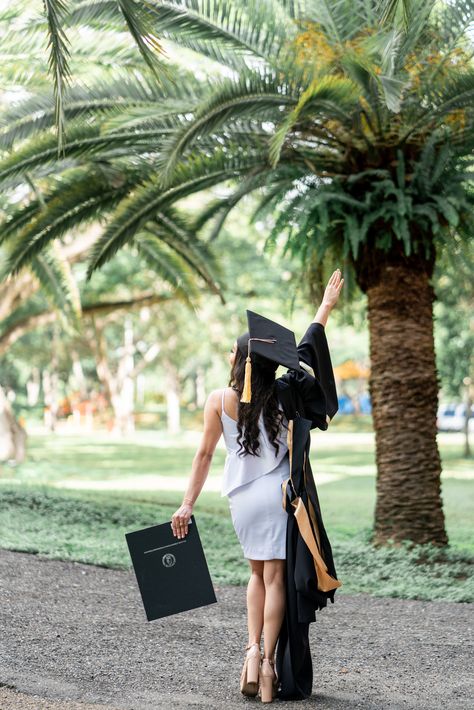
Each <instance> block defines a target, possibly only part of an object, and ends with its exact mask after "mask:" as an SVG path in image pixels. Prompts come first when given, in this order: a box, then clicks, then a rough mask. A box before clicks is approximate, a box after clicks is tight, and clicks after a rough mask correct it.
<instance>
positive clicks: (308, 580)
mask: <svg viewBox="0 0 474 710" xmlns="http://www.w3.org/2000/svg"><path fill="white" fill-rule="evenodd" d="M298 353H299V357H300V362H301V363H302V366H304V367H305V370H304V371H299V370H289V371H288V372H287V373H286V374H285V375H283V376H282V377H280V378H278V379H277V380H276V383H277V391H278V398H279V400H280V402H281V404H282V407H283V410H284V412H285V415H286V417H287V419H288V421H289V423H290V438H289V444H290V471H291V475H290V478H289V479H288V481H287V482H284V483H283V484H282V505H283V506H284V507H285V509H286V511H287V513H288V522H287V532H286V606H285V617H284V619H283V623H282V626H281V630H280V634H279V637H278V643H277V650H276V659H275V665H276V671H277V674H278V678H279V687H278V692H277V697H278V698H280V699H282V700H290V699H291V700H298V699H303V698H307V697H309V696H310V695H311V692H312V685H313V668H312V660H311V649H310V646H309V637H308V635H309V624H310V623H311V622H312V621H316V610H321V609H322V608H323V607H325V606H326V605H327V601H328V599H330V600H331V602H332V603H334V593H335V590H336V588H337V587H339V586H341V585H342V582H341V581H340V580H339V581H338V580H337V577H336V570H335V567H334V561H333V556H332V550H331V545H330V542H329V539H328V537H327V534H326V531H325V528H324V524H323V520H322V516H321V509H320V505H319V499H318V494H317V491H316V485H315V482H314V478H313V473H312V471H311V465H310V462H309V450H310V445H311V438H310V430H311V429H314V428H316V427H318V428H319V429H322V430H326V429H327V428H328V424H329V422H330V421H331V419H332V418H333V417H334V415H335V414H336V412H337V410H338V401H337V392H336V386H335V381H334V373H333V370H332V364H331V358H330V354H329V348H328V344H327V340H326V333H325V329H324V326H323V325H322V324H320V323H311V325H310V326H309V328H308V329H307V331H306V333H305V334H304V336H303V338H302V339H301V342H300V343H299V345H298ZM308 366H309V367H308ZM313 373H314V375H313ZM291 432H292V437H291Z"/></svg>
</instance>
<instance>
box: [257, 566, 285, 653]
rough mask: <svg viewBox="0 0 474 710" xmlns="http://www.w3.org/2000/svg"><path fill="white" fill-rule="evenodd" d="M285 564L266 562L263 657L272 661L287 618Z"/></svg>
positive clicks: (264, 574) (264, 573) (264, 576)
mask: <svg viewBox="0 0 474 710" xmlns="http://www.w3.org/2000/svg"><path fill="white" fill-rule="evenodd" d="M285 564H286V560H264V568H263V583H264V585H265V607H264V611H263V651H264V653H263V655H264V657H265V658H270V659H272V660H273V658H274V654H275V647H276V643H277V640H278V636H279V634H280V629H281V625H282V622H283V618H284V616H285Z"/></svg>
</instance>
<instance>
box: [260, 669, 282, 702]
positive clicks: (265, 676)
mask: <svg viewBox="0 0 474 710" xmlns="http://www.w3.org/2000/svg"><path fill="white" fill-rule="evenodd" d="M259 685H260V697H261V700H262V703H271V702H272V701H273V700H274V698H275V697H276V693H277V687H278V678H277V674H276V672H275V661H273V660H271V659H270V658H263V659H262V664H261V666H260V670H259Z"/></svg>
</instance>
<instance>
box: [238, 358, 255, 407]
mask: <svg viewBox="0 0 474 710" xmlns="http://www.w3.org/2000/svg"><path fill="white" fill-rule="evenodd" d="M251 399H252V363H251V362H250V355H247V358H246V360H245V375H244V389H243V391H242V397H241V398H240V401H241V402H246V403H247V404H248V403H249V402H250V400H251Z"/></svg>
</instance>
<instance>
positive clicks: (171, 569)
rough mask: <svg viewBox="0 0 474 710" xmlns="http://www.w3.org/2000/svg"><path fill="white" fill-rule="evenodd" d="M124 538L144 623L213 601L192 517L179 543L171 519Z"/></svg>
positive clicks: (210, 581)
mask: <svg viewBox="0 0 474 710" xmlns="http://www.w3.org/2000/svg"><path fill="white" fill-rule="evenodd" d="M125 538H126V540H127V545H128V550H129V552H130V557H131V558H132V563H133V569H134V571H135V575H136V578H137V582H138V587H139V589H140V594H141V596H142V600H143V606H144V607H145V613H146V617H147V619H148V621H153V619H160V618H161V617H163V616H170V615H171V614H177V613H178V612H181V611H186V610H188V609H196V608H197V607H200V606H206V605H207V604H213V603H214V602H217V599H216V595H215V592H214V587H213V584H212V580H211V576H210V574H209V569H208V566H207V561H206V557H205V555H204V550H203V548H202V544H201V539H200V537H199V533H198V529H197V525H196V520H195V518H194V515H192V516H191V519H190V520H189V523H188V533H187V535H186V536H185V537H183V538H181V539H180V540H178V538H176V537H175V536H174V535H173V531H172V528H171V520H170V521H169V522H167V523H162V524H161V525H153V526H152V527H149V528H144V529H142V530H136V531H134V532H129V533H125Z"/></svg>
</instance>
